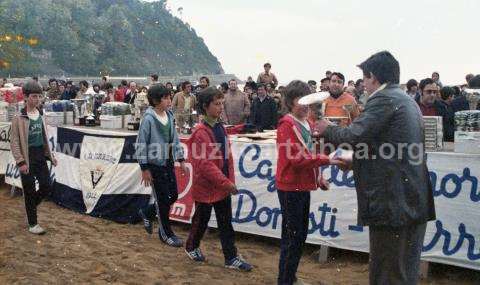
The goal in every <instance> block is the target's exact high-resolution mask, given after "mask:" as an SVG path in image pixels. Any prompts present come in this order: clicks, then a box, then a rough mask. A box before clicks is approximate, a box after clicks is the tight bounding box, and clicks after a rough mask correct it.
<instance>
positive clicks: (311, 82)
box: [307, 80, 317, 85]
mask: <svg viewBox="0 0 480 285" xmlns="http://www.w3.org/2000/svg"><path fill="white" fill-rule="evenodd" d="M307 83H308V85H317V81H315V80H308V82H307Z"/></svg>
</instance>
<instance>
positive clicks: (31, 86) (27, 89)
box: [22, 80, 43, 97]
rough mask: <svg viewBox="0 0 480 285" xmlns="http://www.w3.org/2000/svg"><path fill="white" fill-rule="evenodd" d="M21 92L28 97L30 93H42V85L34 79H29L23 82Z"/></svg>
mask: <svg viewBox="0 0 480 285" xmlns="http://www.w3.org/2000/svg"><path fill="white" fill-rule="evenodd" d="M22 91H23V94H24V95H25V96H26V97H28V96H30V94H33V93H37V94H42V93H43V90H42V86H40V84H38V82H36V81H34V80H30V81H28V82H27V83H25V84H24V85H23V87H22Z"/></svg>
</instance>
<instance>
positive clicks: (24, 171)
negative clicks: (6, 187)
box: [18, 164, 28, 174]
mask: <svg viewBox="0 0 480 285" xmlns="http://www.w3.org/2000/svg"><path fill="white" fill-rule="evenodd" d="M18 170H20V172H21V173H22V174H28V165H26V164H24V165H22V166H20V167H19V168H18Z"/></svg>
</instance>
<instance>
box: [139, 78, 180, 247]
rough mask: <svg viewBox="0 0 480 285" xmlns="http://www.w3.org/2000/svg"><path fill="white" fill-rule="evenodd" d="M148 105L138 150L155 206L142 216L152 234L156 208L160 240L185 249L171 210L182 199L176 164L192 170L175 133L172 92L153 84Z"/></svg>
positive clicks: (146, 183) (147, 209) (146, 209)
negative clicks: (176, 175)
mask: <svg viewBox="0 0 480 285" xmlns="http://www.w3.org/2000/svg"><path fill="white" fill-rule="evenodd" d="M148 102H149V104H150V107H149V108H148V109H147V111H146V112H145V115H144V117H143V120H142V123H141V124H140V129H139V131H138V137H137V143H136V145H135V149H136V155H137V159H138V163H139V164H140V168H141V170H142V183H144V184H145V186H146V187H148V186H152V188H153V189H152V195H154V197H155V204H154V205H147V206H146V207H144V208H142V209H140V210H139V215H140V216H141V217H142V219H143V222H144V226H145V230H146V231H147V232H148V233H149V234H151V233H152V231H153V224H152V218H153V217H154V216H155V206H156V211H157V214H158V221H159V229H158V235H159V237H160V240H161V241H163V242H164V243H166V244H168V245H170V246H173V247H181V246H182V245H183V242H182V240H181V239H180V238H178V237H177V236H176V235H175V233H174V232H173V231H172V229H171V227H170V218H169V214H170V207H171V206H172V204H173V203H175V201H176V200H177V198H178V191H177V180H176V178H175V171H174V161H178V162H180V166H181V168H182V170H183V171H184V172H186V171H188V170H187V168H186V166H185V163H184V153H183V148H182V146H181V145H180V140H179V138H178V133H177V131H176V130H175V121H174V119H173V118H174V117H173V114H172V112H170V111H169V108H170V106H171V104H172V100H171V98H170V91H169V90H168V89H167V88H165V87H164V86H163V85H160V84H158V85H153V86H152V87H151V88H150V89H149V90H148Z"/></svg>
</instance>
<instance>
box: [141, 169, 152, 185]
mask: <svg viewBox="0 0 480 285" xmlns="http://www.w3.org/2000/svg"><path fill="white" fill-rule="evenodd" d="M152 180H153V178H152V173H150V170H148V169H147V170H144V171H142V183H143V184H144V185H145V187H149V186H150V185H152Z"/></svg>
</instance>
